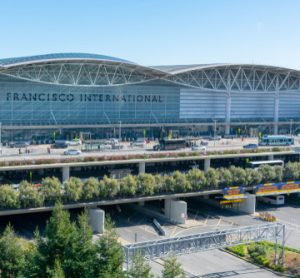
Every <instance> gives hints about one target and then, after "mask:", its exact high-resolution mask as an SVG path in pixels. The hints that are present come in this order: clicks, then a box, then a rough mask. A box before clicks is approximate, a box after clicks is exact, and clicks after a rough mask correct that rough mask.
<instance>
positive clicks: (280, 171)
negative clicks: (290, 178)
mask: <svg viewBox="0 0 300 278" xmlns="http://www.w3.org/2000/svg"><path fill="white" fill-rule="evenodd" d="M274 171H275V175H276V177H275V180H276V181H282V179H283V167H282V166H280V165H276V166H274Z"/></svg>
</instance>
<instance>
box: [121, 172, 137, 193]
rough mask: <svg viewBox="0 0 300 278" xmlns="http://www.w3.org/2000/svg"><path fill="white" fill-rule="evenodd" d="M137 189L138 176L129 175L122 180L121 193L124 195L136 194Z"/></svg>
mask: <svg viewBox="0 0 300 278" xmlns="http://www.w3.org/2000/svg"><path fill="white" fill-rule="evenodd" d="M136 190H137V180H136V177H134V176H132V175H127V176H126V177H124V178H123V179H122V180H121V183H120V193H121V195H122V196H135V194H136Z"/></svg>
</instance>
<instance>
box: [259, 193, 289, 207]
mask: <svg viewBox="0 0 300 278" xmlns="http://www.w3.org/2000/svg"><path fill="white" fill-rule="evenodd" d="M258 200H260V201H262V202H264V203H266V204H270V205H276V206H280V205H284V196H283V195H273V196H263V197H259V199H258Z"/></svg>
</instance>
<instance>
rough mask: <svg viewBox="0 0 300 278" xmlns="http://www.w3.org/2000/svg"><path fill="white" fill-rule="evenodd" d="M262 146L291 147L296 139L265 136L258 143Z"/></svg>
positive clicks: (283, 136) (282, 136) (281, 136)
mask: <svg viewBox="0 0 300 278" xmlns="http://www.w3.org/2000/svg"><path fill="white" fill-rule="evenodd" d="M258 144H259V145H260V146H291V145H294V138H293V137H291V136H286V135H264V136H263V137H262V138H261V139H260V140H259V142H258Z"/></svg>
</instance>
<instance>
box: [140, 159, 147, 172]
mask: <svg viewBox="0 0 300 278" xmlns="http://www.w3.org/2000/svg"><path fill="white" fill-rule="evenodd" d="M145 171H146V165H145V162H144V161H142V162H139V174H143V173H145Z"/></svg>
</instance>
